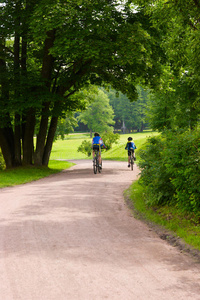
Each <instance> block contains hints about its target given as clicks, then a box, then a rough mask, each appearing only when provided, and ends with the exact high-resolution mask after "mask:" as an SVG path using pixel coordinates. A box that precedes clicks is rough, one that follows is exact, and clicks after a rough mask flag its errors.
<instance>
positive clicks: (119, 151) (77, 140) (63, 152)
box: [50, 131, 159, 161]
mask: <svg viewBox="0 0 200 300" xmlns="http://www.w3.org/2000/svg"><path fill="white" fill-rule="evenodd" d="M158 134H159V133H157V132H152V131H144V132H142V133H132V134H122V135H120V140H119V141H118V144H113V148H112V149H110V150H109V151H103V153H102V157H103V158H104V159H113V160H120V161H125V160H127V152H126V150H125V149H124V148H125V145H126V142H127V138H128V137H129V136H131V137H132V138H133V140H134V142H135V144H136V146H137V149H140V147H141V146H142V145H143V144H144V143H145V141H146V139H147V137H149V136H152V135H158ZM83 140H91V141H92V139H91V138H90V136H89V133H85V134H84V133H82V134H77V133H74V134H70V135H68V136H66V138H65V139H64V140H57V141H56V142H55V143H54V145H53V149H52V152H51V157H50V159H53V160H54V159H87V158H88V157H87V156H86V155H85V154H83V153H81V152H78V151H77V149H78V147H79V145H80V144H81V143H82V141H83ZM136 154H137V150H136Z"/></svg>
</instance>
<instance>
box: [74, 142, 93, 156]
mask: <svg viewBox="0 0 200 300" xmlns="http://www.w3.org/2000/svg"><path fill="white" fill-rule="evenodd" d="M91 146H92V143H91V141H86V140H84V141H83V142H82V143H81V145H80V146H79V147H78V149H77V151H78V152H82V153H84V154H86V155H87V156H88V157H89V156H91V154H92V148H91Z"/></svg>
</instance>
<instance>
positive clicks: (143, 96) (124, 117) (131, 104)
mask: <svg viewBox="0 0 200 300" xmlns="http://www.w3.org/2000/svg"><path fill="white" fill-rule="evenodd" d="M137 92H138V99H137V101H130V99H128V97H127V96H126V95H124V94H122V93H121V92H119V93H118V94H117V93H116V91H115V90H110V91H109V92H107V95H108V97H109V99H110V104H111V106H112V107H113V110H114V114H115V117H114V120H115V128H116V129H118V130H119V129H120V130H121V129H122V128H123V126H125V128H126V130H128V131H129V132H130V131H131V130H137V131H143V129H144V128H145V125H146V106H147V100H148V92H145V91H144V89H143V88H142V87H140V86H137ZM116 94H117V95H116Z"/></svg>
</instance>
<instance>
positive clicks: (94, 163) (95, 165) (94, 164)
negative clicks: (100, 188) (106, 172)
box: [93, 157, 97, 174]
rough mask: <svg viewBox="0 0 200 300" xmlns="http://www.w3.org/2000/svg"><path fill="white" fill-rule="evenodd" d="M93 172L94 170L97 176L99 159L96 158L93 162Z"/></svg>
mask: <svg viewBox="0 0 200 300" xmlns="http://www.w3.org/2000/svg"><path fill="white" fill-rule="evenodd" d="M93 170H94V174H97V158H96V157H95V158H94V160H93Z"/></svg>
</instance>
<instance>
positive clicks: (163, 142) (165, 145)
mask: <svg viewBox="0 0 200 300" xmlns="http://www.w3.org/2000/svg"><path fill="white" fill-rule="evenodd" d="M139 155H140V157H141V162H140V163H139V166H140V168H141V179H140V182H141V183H142V184H144V185H145V186H146V193H147V195H148V196H147V201H148V203H150V204H151V205H154V204H159V205H164V204H166V203H168V204H171V205H175V206H176V207H178V208H180V209H182V210H187V211H189V212H195V213H199V211H200V133H199V131H193V132H191V131H185V132H181V131H179V132H174V131H167V132H165V133H164V134H163V135H162V137H153V138H150V139H148V142H147V144H146V147H145V148H144V149H142V150H141V151H140V152H139Z"/></svg>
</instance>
